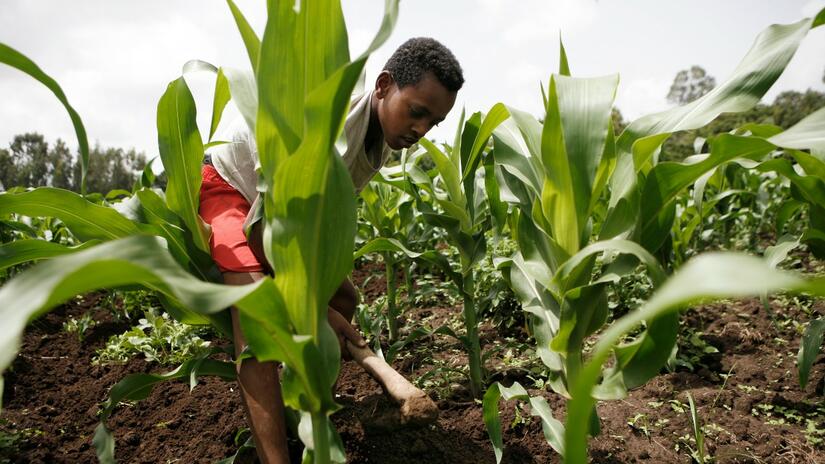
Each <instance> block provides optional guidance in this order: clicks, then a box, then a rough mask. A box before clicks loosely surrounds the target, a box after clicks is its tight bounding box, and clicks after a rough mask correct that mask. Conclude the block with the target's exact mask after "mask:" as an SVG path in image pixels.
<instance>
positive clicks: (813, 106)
mask: <svg viewBox="0 0 825 464" xmlns="http://www.w3.org/2000/svg"><path fill="white" fill-rule="evenodd" d="M823 106H825V93H822V92H817V91H816V90H813V89H808V90H806V91H805V92H804V93H803V92H797V91H796V90H788V91H785V92H782V93H780V94H779V95H777V96H776V100H774V102H773V105H772V110H773V111H772V116H773V123H774V124H776V125H777V126H779V127H781V128H783V129H787V128H789V127H791V126H793V125H794V124H796V123H797V122H799V121H800V120H801V119H802V118H804V117H805V116H807V115H809V114H811V113H813V112H814V111H816V110H818V109H819V108H822V107H823Z"/></svg>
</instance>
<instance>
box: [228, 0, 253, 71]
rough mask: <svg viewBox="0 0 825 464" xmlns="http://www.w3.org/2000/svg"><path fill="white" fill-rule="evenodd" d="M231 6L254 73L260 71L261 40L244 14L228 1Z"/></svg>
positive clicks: (230, 8)
mask: <svg viewBox="0 0 825 464" xmlns="http://www.w3.org/2000/svg"><path fill="white" fill-rule="evenodd" d="M226 4H227V5H229V10H230V11H232V17H233V18H235V24H236V25H237V26H238V32H240V33H241V39H243V43H244V46H245V47H246V54H247V55H248V56H249V63H250V64H251V65H252V71H253V72H257V71H258V57H259V56H260V54H261V39H259V38H258V35H257V34H255V31H254V30H253V29H252V26H250V25H249V23H248V22H247V21H246V17H244V15H243V13H242V12H241V10H240V9H238V7H237V6H236V5H235V2H233V1H232V0H226Z"/></svg>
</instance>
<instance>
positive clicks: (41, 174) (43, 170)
mask: <svg viewBox="0 0 825 464" xmlns="http://www.w3.org/2000/svg"><path fill="white" fill-rule="evenodd" d="M145 166H146V156H145V155H144V154H143V153H138V152H136V151H135V150H134V149H132V150H129V151H126V150H124V149H122V148H104V147H101V146H100V145H96V146H95V147H94V149H93V150H91V152H90V154H89V171H88V175H87V178H86V188H87V190H88V191H89V192H100V193H104V194H105V193H107V192H109V191H111V190H114V189H123V190H131V188H132V185H133V184H134V182H135V180H136V179H137V178H138V176H139V175H141V173H142V171H143V168H144V167H145ZM158 181H159V182H158V183H165V177H163V176H159V177H158ZM79 182H80V163H79V162H78V156H76V155H75V156H73V155H72V153H71V150H70V149H69V147H68V146H67V145H66V143H65V142H63V141H62V140H60V139H58V140H57V141H56V142H55V143H54V145H53V146H51V147H50V146H49V143H48V142H47V141H46V139H45V138H44V137H43V135H41V134H38V133H34V132H33V133H26V134H22V135H16V136H14V139H13V140H12V142H11V143H10V144H9V147H8V148H7V149H0V190H5V189H8V188H11V187H15V186H21V187H43V186H49V187H58V188H63V189H67V190H74V191H79V187H80V186H79Z"/></svg>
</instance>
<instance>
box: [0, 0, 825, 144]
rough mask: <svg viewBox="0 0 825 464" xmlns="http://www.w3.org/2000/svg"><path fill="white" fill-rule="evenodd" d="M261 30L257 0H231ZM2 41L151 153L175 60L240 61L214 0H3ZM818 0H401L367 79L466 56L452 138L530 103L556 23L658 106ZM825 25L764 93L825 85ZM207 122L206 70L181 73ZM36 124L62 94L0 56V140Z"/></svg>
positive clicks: (589, 57) (376, 11)
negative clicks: (501, 109) (410, 47)
mask: <svg viewBox="0 0 825 464" xmlns="http://www.w3.org/2000/svg"><path fill="white" fill-rule="evenodd" d="M236 2H237V4H238V6H239V7H240V8H241V9H242V10H243V11H244V12H245V14H246V15H247V18H248V19H249V20H250V22H251V23H252V25H253V27H254V28H255V29H256V30H257V31H258V32H259V35H260V33H261V32H262V31H263V26H264V21H265V18H264V14H265V6H264V5H265V2H264V1H263V0H236ZM2 3H3V4H2V8H0V42H3V43H5V44H7V45H9V46H11V47H13V48H15V49H17V50H19V51H20V52H22V53H24V54H26V55H27V56H29V57H30V58H31V59H33V60H34V61H35V62H36V63H38V64H39V65H40V67H41V68H42V69H43V70H44V71H45V72H46V73H48V74H50V75H51V76H52V77H53V78H55V79H56V80H57V81H58V83H60V85H61V86H62V87H63V90H64V92H65V93H66V95H67V96H68V98H69V101H70V102H71V104H72V105H73V106H74V107H75V109H77V111H78V112H79V113H80V116H81V117H82V118H83V121H84V123H85V125H86V129H87V132H88V136H89V141H90V143H92V144H94V143H95V142H99V143H100V144H101V145H104V146H115V147H123V148H131V147H134V148H136V149H138V150H139V151H144V152H145V153H146V154H147V156H148V157H149V158H151V157H154V156H156V155H157V133H156V126H155V113H156V106H157V101H158V99H159V98H160V96H161V94H162V93H163V91H164V90H165V88H166V85H167V83H168V82H169V81H171V80H173V79H175V78H176V77H178V76H179V75H180V72H181V71H180V70H181V66H182V65H183V63H185V62H186V61H187V60H189V59H193V58H198V59H202V60H206V61H209V62H211V63H214V64H217V65H225V66H232V67H248V60H247V57H246V52H245V50H244V48H243V44H242V42H241V40H240V36H239V34H238V32H237V29H236V28H235V25H234V22H233V20H232V17H231V14H230V13H229V9H228V8H227V6H226V3H225V2H224V1H222V0H175V1H170V0H144V1H141V2H127V1H115V0H74V1H71V2H66V1H65V0H37V1H33V0H3V2H2ZM343 3H344V13H345V16H346V19H347V24H348V27H349V33H350V44H351V47H350V50H351V54H352V55H353V56H355V55H357V54H358V53H360V51H361V50H363V49H364V48H365V47H366V45H367V43H368V42H369V40H370V39H371V38H372V35H373V34H374V32H375V30H376V29H377V27H378V24H379V21H380V19H381V15H382V8H383V1H382V0H344V1H343ZM822 6H825V0H724V1H720V0H694V1H690V2H686V1H676V0H598V1H597V0H518V1H517V0H476V1H471V0H437V1H432V0H403V1H402V2H401V14H400V18H399V22H398V25H397V27H396V29H395V31H394V32H393V35H392V37H391V38H390V40H389V41H388V43H387V44H386V45H385V46H384V47H383V48H382V49H380V50H379V51H378V52H377V53H375V54H374V55H373V58H372V59H371V60H370V62H369V63H368V65H367V82H368V85H370V84H371V83H372V82H373V81H374V79H375V76H376V74H377V73H378V71H380V69H381V66H382V65H383V63H384V62H385V61H386V59H387V58H388V57H389V55H390V54H391V53H392V51H393V50H394V49H395V48H396V47H397V46H398V45H399V44H400V43H402V42H403V41H404V40H406V39H408V38H410V37H415V36H431V37H435V38H436V39H438V40H440V41H441V42H443V43H444V44H445V45H447V46H448V47H450V48H451V49H452V50H453V52H454V53H455V55H456V56H457V57H458V59H459V61H460V62H461V64H462V66H463V68H464V75H465V78H466V81H467V82H466V84H465V87H464V88H463V89H462V90H461V92H460V93H459V98H458V101H457V103H456V108H455V109H454V110H453V112H452V114H451V115H450V118H448V119H447V121H445V122H444V123H442V124H441V125H440V127H438V128H436V129H434V131H433V132H431V133H430V134H429V135H428V136H432V137H435V138H437V139H452V134H453V131H454V130H455V124H456V122H457V119H458V115H459V113H460V111H461V107H462V106H464V107H466V109H467V111H468V112H472V111H477V110H483V111H486V110H487V109H489V108H490V106H492V105H493V104H494V103H496V102H499V101H503V102H505V103H507V104H510V105H512V106H515V107H518V108H521V109H524V110H528V111H531V112H534V113H536V114H538V113H539V112H540V106H541V104H540V102H541V97H540V93H539V82H540V81H546V79H547V78H548V76H549V74H550V73H551V72H554V71H556V70H557V66H558V35H559V31H560V30H561V32H562V34H563V37H564V43H565V47H566V49H567V54H568V57H569V59H570V66H571V70H572V72H573V74H574V75H577V76H596V75H604V74H611V73H616V72H618V73H619V74H620V76H621V83H620V85H619V93H618V97H617V102H616V104H617V106H618V107H619V108H620V109H621V111H622V113H623V114H624V115H625V118H626V119H633V118H636V117H638V116H641V115H644V114H647V113H650V112H654V111H657V110H661V109H665V108H667V106H668V105H667V102H666V101H665V95H666V94H667V92H668V89H669V87H670V84H671V82H672V81H673V77H674V76H675V75H676V73H677V72H678V71H679V70H681V69H686V68H688V67H689V66H691V65H693V64H698V65H700V66H703V67H704V68H705V69H706V70H707V71H708V73H709V74H711V75H713V76H715V77H716V79H717V82H721V81H722V80H724V78H725V77H726V76H727V75H728V74H729V73H730V72H731V71H732V70H733V68H734V67H735V66H736V64H737V63H738V61H739V59H740V58H741V57H742V56H744V54H745V52H746V51H747V50H748V48H749V47H750V45H751V43H752V41H753V39H754V38H755V37H756V35H757V34H758V33H759V32H760V31H761V30H762V29H764V28H765V27H767V26H768V25H770V24H773V23H790V22H795V21H797V20H799V19H801V18H803V17H805V16H811V15H813V14H815V13H816V12H817V11H818V10H819V8H821V7H822ZM824 70H825V27H820V28H819V29H817V30H814V31H813V32H811V33H810V34H809V35H808V37H807V38H806V39H805V41H804V42H803V44H802V46H801V47H800V49H799V51H798V52H797V55H796V56H795V57H794V59H793V61H792V62H791V64H790V66H789V67H788V69H787V70H786V71H785V74H784V75H783V76H782V77H781V78H780V80H779V81H778V82H777V84H776V85H775V86H774V88H773V89H771V91H770V92H769V93H768V96H767V98H766V100H767V101H772V100H773V98H774V96H775V95H776V94H777V93H779V92H780V91H782V90H787V89H795V90H805V89H807V88H815V89H818V90H825V84H823V83H822V75H823V71H824ZM187 80H188V82H189V83H190V85H191V86H192V89H193V92H194V93H195V95H196V98H197V99H198V104H199V109H200V111H199V114H198V118H199V122H200V127H201V133H202V135H204V136H206V134H208V127H209V125H208V118H209V117H210V114H211V99H212V95H211V92H212V86H213V85H214V84H213V82H214V77H213V76H212V75H211V74H206V73H200V74H196V75H192V77H191V78H189V77H188V78H187ZM27 131H37V132H41V133H43V134H45V135H46V137H47V139H48V140H50V141H54V140H55V139H56V138H58V137H59V138H62V139H63V140H65V141H67V142H68V143H69V145H70V146H73V147H76V145H77V142H76V139H75V136H74V132H73V129H72V126H71V123H70V120H69V117H68V115H67V113H66V112H65V111H64V110H63V108H62V106H61V105H60V103H59V102H58V101H57V99H56V98H55V97H54V96H53V95H52V94H51V92H49V91H48V90H47V89H46V88H45V87H43V86H42V85H41V84H39V83H38V82H36V81H34V80H33V79H31V78H29V77H28V76H26V75H24V74H23V73H21V72H19V71H17V70H15V69H12V68H10V67H8V66H5V65H0V147H5V146H7V144H8V143H9V142H10V141H11V139H12V137H13V136H14V135H15V134H20V133H24V132H27Z"/></svg>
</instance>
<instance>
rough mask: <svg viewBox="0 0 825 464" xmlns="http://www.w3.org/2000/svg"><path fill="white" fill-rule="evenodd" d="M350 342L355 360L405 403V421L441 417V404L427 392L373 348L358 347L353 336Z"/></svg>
mask: <svg viewBox="0 0 825 464" xmlns="http://www.w3.org/2000/svg"><path fill="white" fill-rule="evenodd" d="M346 345H347V350H348V351H349V353H350V355H352V358H353V359H354V360H355V362H357V363H358V364H359V365H360V366H361V367H363V368H364V370H365V371H367V373H368V374H369V375H370V376H372V378H374V379H375V380H376V381H378V383H379V384H381V388H383V389H384V391H385V392H386V393H387V395H389V396H390V398H392V399H393V401H395V402H396V403H398V404H399V405H400V406H401V423H402V424H407V423H415V424H430V423H433V422H435V420H436V419H438V406H436V404H435V402H433V400H431V399H430V397H429V396H427V394H426V393H424V392H423V391H421V390H420V389H418V388H416V387H415V385H413V384H411V383H410V382H409V381H408V380H407V379H405V378H404V376H402V375H401V374H399V373H398V372H397V371H396V370H395V369H393V368H392V366H390V365H389V364H387V363H386V362H385V361H384V360H383V359H381V358H379V357H378V356H376V354H375V353H373V352H372V350H370V349H369V348H367V347H364V348H360V347H357V346H355V345H353V344H352V343H350V341H349V340H347V341H346Z"/></svg>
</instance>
